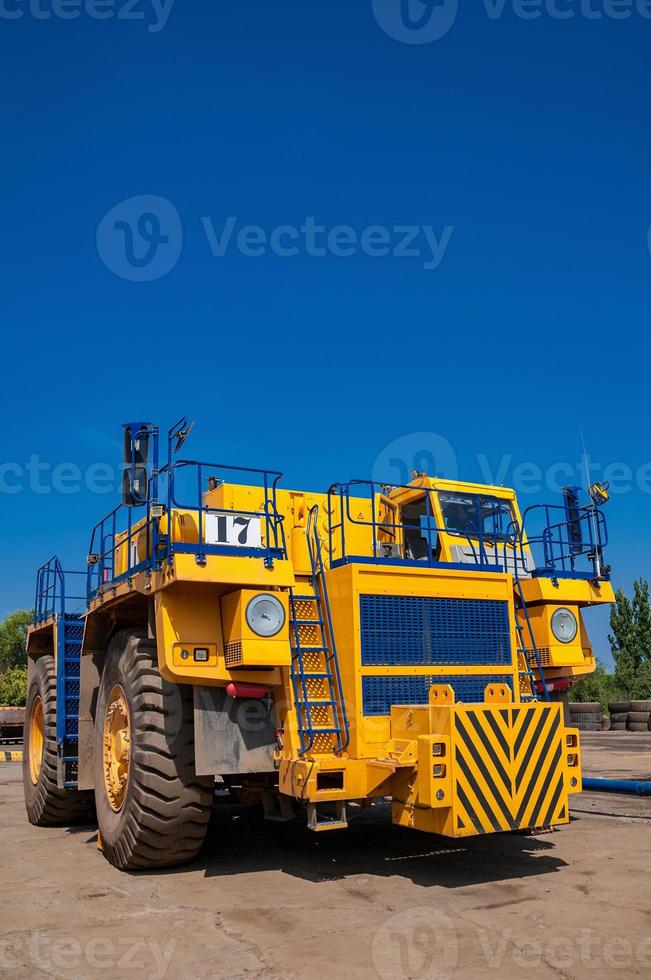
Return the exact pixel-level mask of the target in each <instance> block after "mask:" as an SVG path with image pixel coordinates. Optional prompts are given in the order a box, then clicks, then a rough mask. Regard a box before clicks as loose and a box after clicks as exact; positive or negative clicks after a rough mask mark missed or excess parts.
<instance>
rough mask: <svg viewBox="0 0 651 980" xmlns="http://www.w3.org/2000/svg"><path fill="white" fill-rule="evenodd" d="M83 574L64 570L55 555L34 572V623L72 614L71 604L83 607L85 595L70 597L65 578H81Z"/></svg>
mask: <svg viewBox="0 0 651 980" xmlns="http://www.w3.org/2000/svg"><path fill="white" fill-rule="evenodd" d="M85 574H86V573H85V572H78V571H71V570H65V569H64V568H63V567H62V565H61V562H60V560H59V559H58V558H57V556H56V555H53V556H52V558H49V559H48V560H47V561H46V562H44V563H43V564H42V565H41V567H40V568H39V569H38V570H37V572H36V592H35V596H34V623H35V624H37V623H42V622H43V621H44V620H46V619H51V618H52V617H54V616H64V615H65V614H66V613H69V612H72V611H73V610H72V608H71V604H73V603H79V604H83V605H84V606H85V604H86V596H85V595H71V594H69V593H67V592H66V576H68V575H78V576H82V577H83V576H85Z"/></svg>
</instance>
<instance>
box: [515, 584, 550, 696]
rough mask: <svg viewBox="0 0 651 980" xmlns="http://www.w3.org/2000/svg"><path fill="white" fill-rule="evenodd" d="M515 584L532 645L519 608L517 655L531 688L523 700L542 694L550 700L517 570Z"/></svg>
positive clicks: (516, 619) (522, 675) (522, 673)
mask: <svg viewBox="0 0 651 980" xmlns="http://www.w3.org/2000/svg"><path fill="white" fill-rule="evenodd" d="M513 584H514V586H515V591H516V595H517V596H518V598H519V600H520V605H521V608H522V611H523V613H524V618H525V622H526V624H527V632H528V633H529V642H530V646H527V644H526V643H525V628H524V626H523V625H522V623H521V622H520V620H519V619H518V616H517V610H516V617H515V625H516V629H517V631H518V649H517V652H516V655H517V657H518V658H520V657H522V659H523V663H524V667H525V669H524V670H521V671H520V677H521V678H523V677H526V678H527V680H528V682H529V685H530V688H531V694H530V695H528V696H527V695H522V700H523V701H535V700H538V698H539V697H540V695H541V694H542V696H543V698H544V699H545V701H549V700H550V697H549V689H548V687H547V681H546V680H545V672H544V670H543V667H542V662H541V660H540V652H539V650H538V647H537V646H536V640H535V637H534V633H533V627H532V625H531V620H530V618H529V610H528V609H527V603H526V600H525V597H524V589H523V588H522V583H521V582H520V579H519V577H518V574H517V571H516V574H515V575H514V576H513ZM532 659H533V660H535V662H536V666H537V668H538V675H539V679H536V677H535V675H534V672H533V670H532V669H531V661H532ZM537 684H540V685H541V688H542V690H541V691H539V690H538V688H537V686H536V685H537Z"/></svg>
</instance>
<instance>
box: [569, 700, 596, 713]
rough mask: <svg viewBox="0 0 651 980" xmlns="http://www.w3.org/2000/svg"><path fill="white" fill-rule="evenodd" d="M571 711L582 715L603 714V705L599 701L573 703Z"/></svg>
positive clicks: (571, 703)
mask: <svg viewBox="0 0 651 980" xmlns="http://www.w3.org/2000/svg"><path fill="white" fill-rule="evenodd" d="M570 711H571V712H572V713H574V712H578V713H580V714H593V713H594V714H597V715H600V714H601V704H600V702H599V701H571V702H570Z"/></svg>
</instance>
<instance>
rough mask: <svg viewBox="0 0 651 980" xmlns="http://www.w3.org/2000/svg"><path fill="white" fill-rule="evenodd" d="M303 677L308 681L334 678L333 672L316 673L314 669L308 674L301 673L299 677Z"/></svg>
mask: <svg viewBox="0 0 651 980" xmlns="http://www.w3.org/2000/svg"><path fill="white" fill-rule="evenodd" d="M301 677H304V678H305V680H306V681H319V680H323V681H327V680H332V674H328V673H326V674H324V673H323V671H317V672H316V673H315V672H314V671H312V672H311V673H308V674H305V673H304V674H299V676H298V679H299V680H300V679H301Z"/></svg>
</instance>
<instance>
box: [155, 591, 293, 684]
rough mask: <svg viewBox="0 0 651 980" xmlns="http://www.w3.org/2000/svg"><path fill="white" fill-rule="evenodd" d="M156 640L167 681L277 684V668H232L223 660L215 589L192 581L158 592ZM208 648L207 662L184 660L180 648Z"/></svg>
mask: <svg viewBox="0 0 651 980" xmlns="http://www.w3.org/2000/svg"><path fill="white" fill-rule="evenodd" d="M154 602H155V611H156V641H157V647H158V664H159V669H160V672H161V674H162V675H163V677H165V678H166V679H167V680H172V681H176V682H177V683H178V682H183V681H186V682H189V683H195V684H196V683H201V684H209V685H210V684H213V685H218V686H224V685H225V684H227V683H228V682H229V681H231V680H240V681H253V682H256V683H260V684H267V685H278V684H279V683H280V671H279V670H278V668H268V669H265V670H253V669H250V670H247V669H242V670H236V671H232V670H229V669H228V668H227V667H226V665H225V662H224V645H223V639H222V628H221V613H220V605H219V593H218V592H217V590H216V589H214V588H209V587H204V588H201V589H198V588H197V587H196V586H193V585H192V584H190V583H187V582H185V583H177V584H176V585H175V586H174V587H172V588H169V589H164V590H162V591H160V592H157V593H156V595H155V597H154ZM195 647H208V649H209V651H210V656H209V660H208V662H207V663H196V662H194V660H192V661H190V660H189V659H188V660H183V659H182V658H181V651H182V650H183V649H188V650H189V651H193V650H194V648H195Z"/></svg>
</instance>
